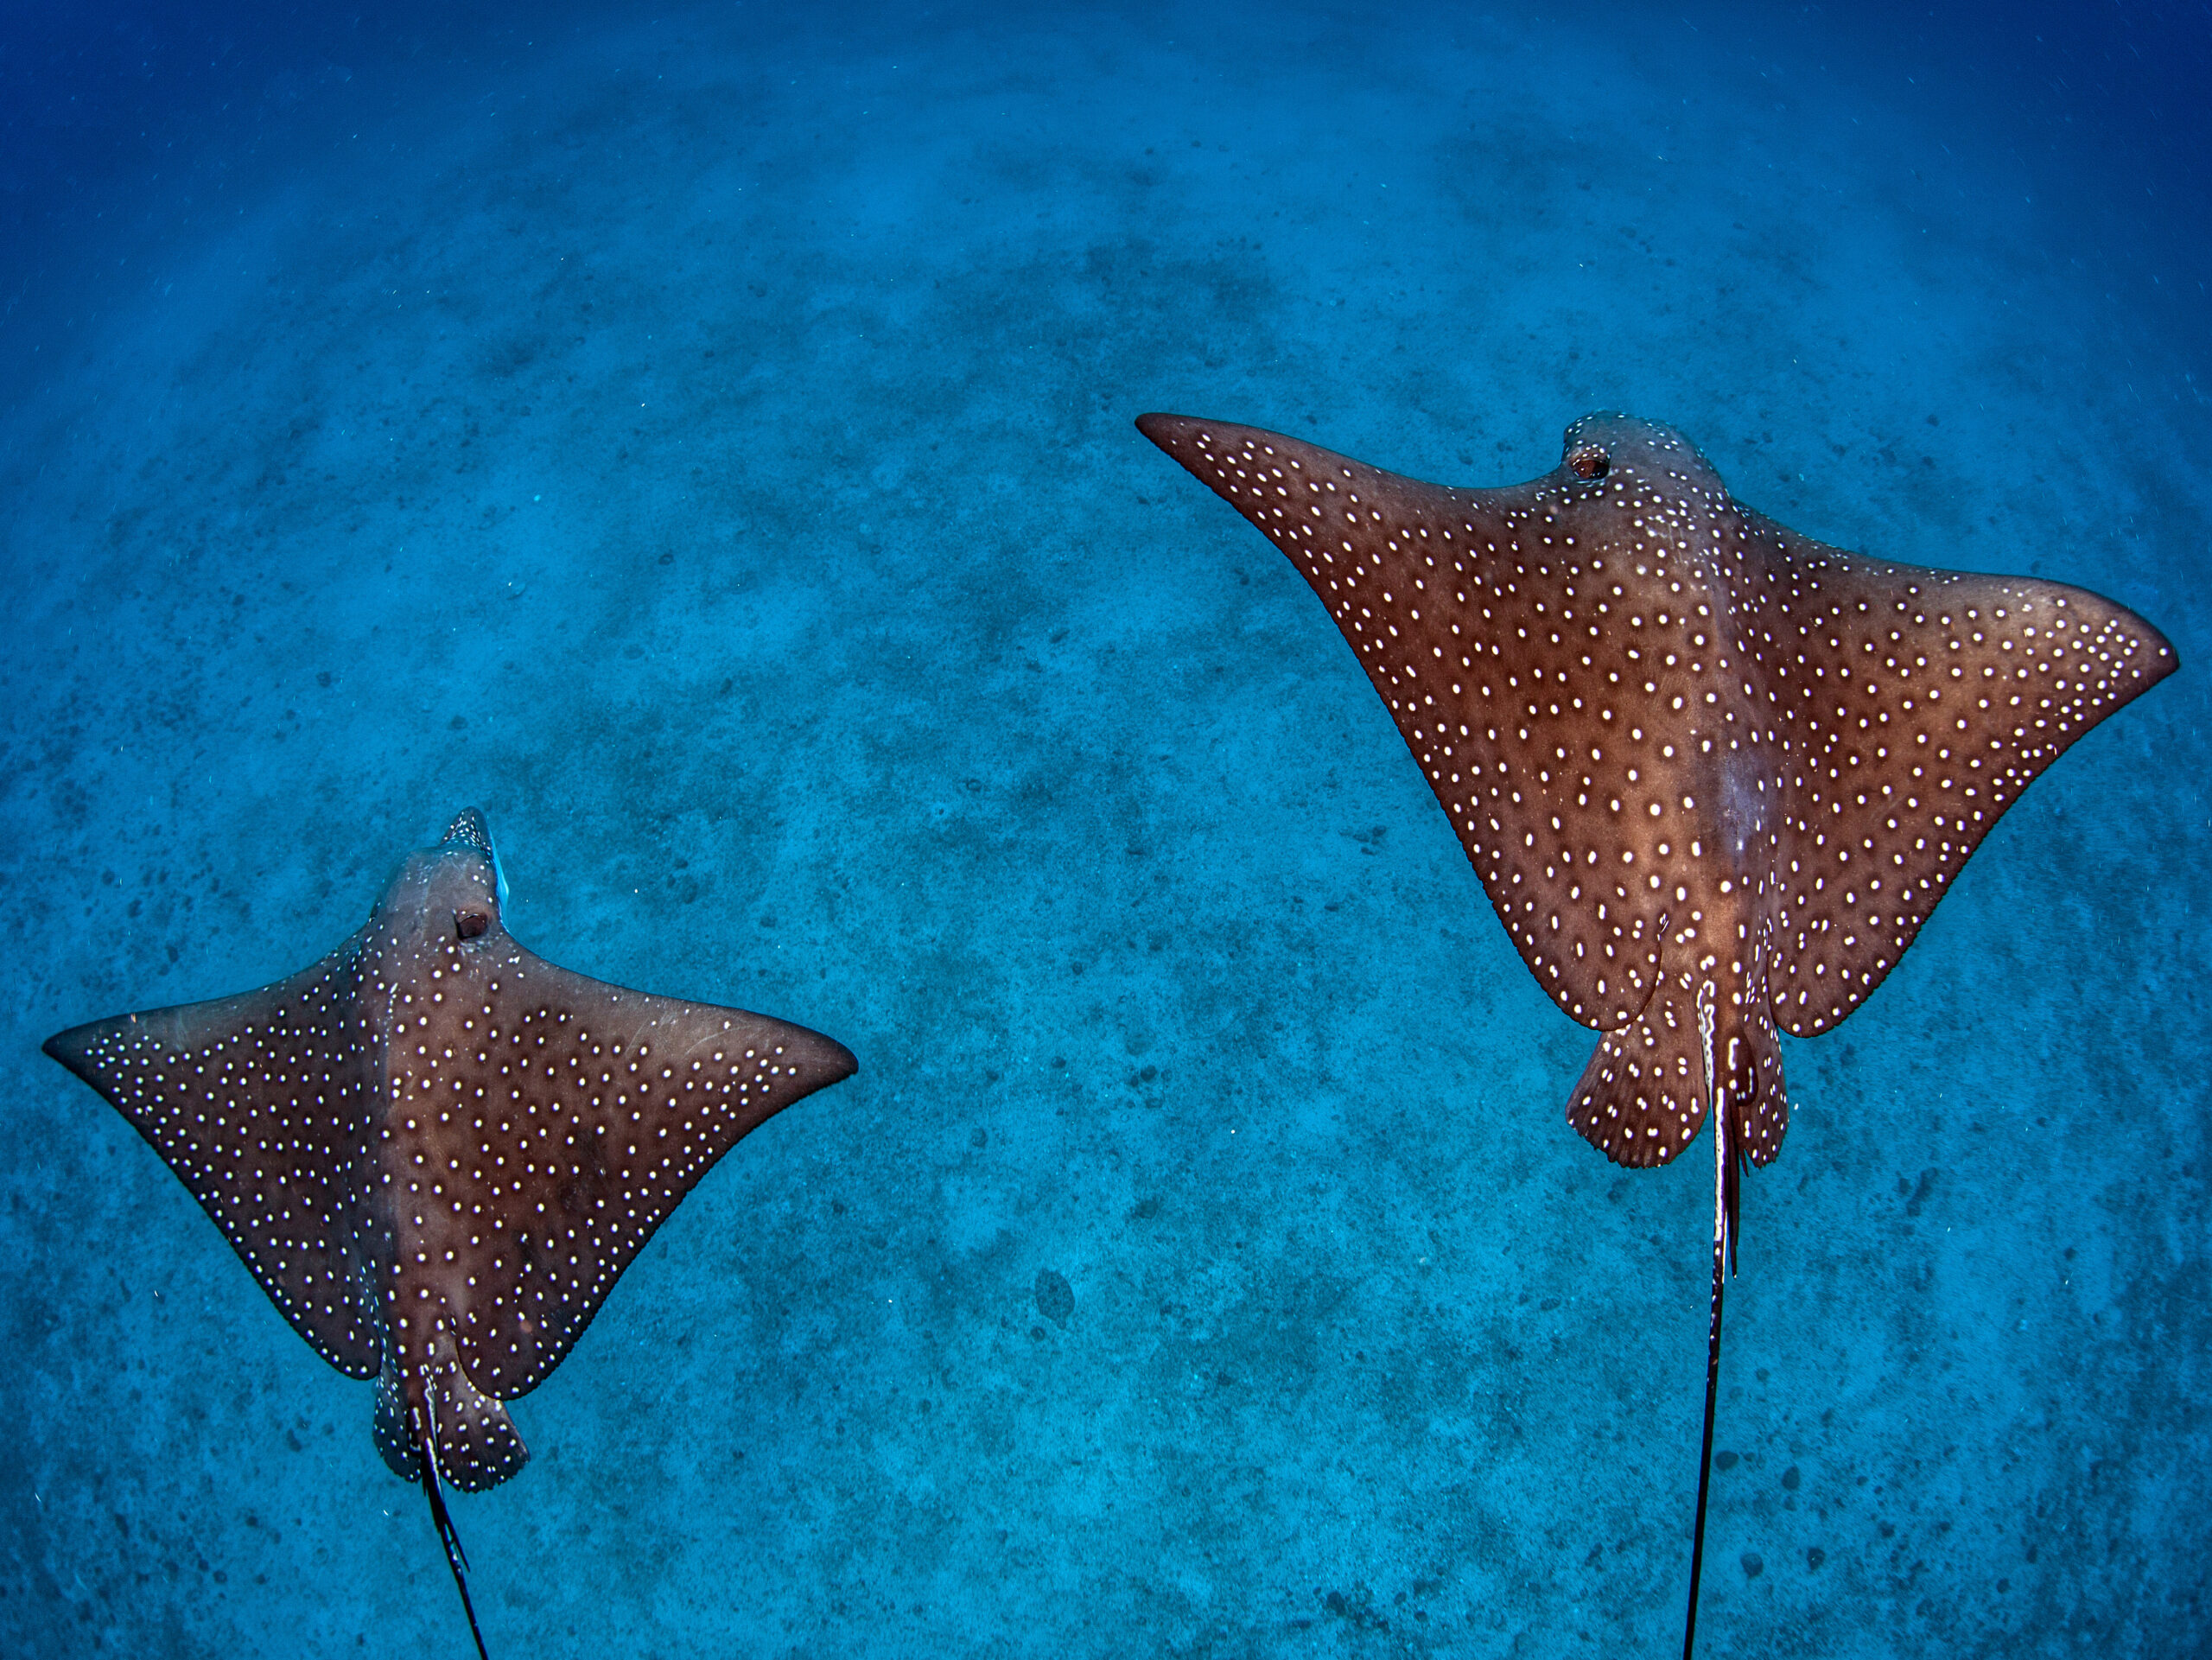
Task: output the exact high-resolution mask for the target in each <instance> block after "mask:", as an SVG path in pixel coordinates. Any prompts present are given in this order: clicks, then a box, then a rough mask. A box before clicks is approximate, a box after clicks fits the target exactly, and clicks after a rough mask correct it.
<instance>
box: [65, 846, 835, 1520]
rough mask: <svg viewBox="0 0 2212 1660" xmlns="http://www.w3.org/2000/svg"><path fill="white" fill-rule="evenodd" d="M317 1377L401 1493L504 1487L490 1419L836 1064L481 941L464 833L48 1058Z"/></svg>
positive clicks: (762, 1028)
mask: <svg viewBox="0 0 2212 1660" xmlns="http://www.w3.org/2000/svg"><path fill="white" fill-rule="evenodd" d="M46 1049H47V1053H49V1054H51V1055H53V1056H54V1058H55V1059H57V1060H60V1061H61V1062H62V1063H63V1064H64V1065H67V1066H68V1067H69V1068H70V1069H71V1070H72V1071H73V1072H76V1073H77V1074H78V1076H79V1077H80V1078H84V1079H85V1081H86V1083H88V1084H92V1087H93V1088H94V1089H96V1090H98V1091H99V1092H100V1093H101V1094H102V1095H104V1096H105V1097H107V1098H108V1099H109V1100H110V1101H111V1102H112V1103H114V1105H115V1106H116V1108H117V1109H118V1110H119V1111H120V1112H122V1114H123V1115H124V1117H126V1118H128V1119H129V1120H130V1123H132V1125H133V1126H135V1127H136V1128H137V1130H138V1131H139V1133H140V1134H141V1135H143V1136H144V1137H145V1138H146V1139H147V1141H148V1142H150V1143H152V1145H153V1147H154V1148H155V1150H156V1151H157V1152H158V1153H160V1154H161V1155H162V1158H163V1159H164V1160H166V1161H168V1165H169V1167H170V1168H171V1169H172V1170H174V1171H175V1173H176V1175H177V1177H178V1179H179V1180H181V1181H182V1182H183V1183H184V1185H185V1186H187V1187H188V1188H189V1189H190V1190H191V1192H192V1194H193V1196H194V1198H195V1199H198V1200H199V1201H200V1205H201V1206H202V1207H203V1208H204V1209H205V1210H206V1211H207V1214H208V1215H209V1216H210V1217H211V1218H213V1220H214V1222H215V1224H216V1225H217V1226H218V1227H219V1228H220V1229H222V1231H223V1233H224V1236H225V1237H226V1238H228V1239H229V1240H230V1242H231V1244H232V1248H233V1249H234V1250H237V1252H238V1256H239V1257H240V1258H241V1260H243V1261H244V1262H245V1265H246V1267H247V1268H248V1269H250V1270H251V1272H252V1274H253V1276H254V1278H255V1279H256V1280H257V1281H258V1282H260V1284H261V1286H262V1288H263V1289H264V1290H265V1291H267V1292H268V1293H269V1295H270V1299H271V1300H272V1301H274V1302H275V1303H276V1304H277V1307H278V1309H279V1310H281V1311H282V1312H283V1314H284V1317H285V1318H286V1319H287V1320H289V1321H290V1322H291V1323H292V1326H293V1328H294V1329H295V1330H296V1331H297V1332H299V1333H300V1335H301V1336H302V1337H304V1338H305V1339H307V1340H308V1343H310V1344H311V1345H314V1347H315V1352H317V1353H318V1354H320V1355H321V1356H322V1357H323V1358H324V1359H326V1360H327V1361H329V1362H330V1363H331V1364H333V1365H334V1366H336V1367H337V1368H338V1369H339V1370H340V1371H343V1372H345V1373H346V1375H347V1376H348V1377H375V1378H376V1379H377V1380H378V1400H377V1417H376V1432H377V1434H376V1438H377V1444H378V1447H380V1448H381V1449H382V1451H383V1453H384V1454H385V1461H386V1462H387V1463H389V1464H390V1465H391V1467H392V1469H393V1470H394V1471H395V1472H397V1473H398V1474H400V1475H403V1476H405V1477H407V1478H409V1479H415V1478H416V1476H417V1475H418V1474H419V1472H420V1457H421V1454H420V1451H419V1449H420V1448H421V1447H422V1446H423V1444H424V1440H425V1437H426V1436H435V1444H436V1447H437V1454H438V1471H439V1473H440V1475H441V1476H442V1477H443V1478H444V1479H447V1480H448V1481H450V1482H452V1483H453V1484H454V1485H456V1486H459V1487H461V1488H462V1489H464V1490H466V1491H480V1490H481V1489H483V1488H486V1487H490V1486H494V1485H498V1484H499V1482H501V1481H504V1480H505V1479H507V1477H509V1476H511V1475H512V1474H513V1473H514V1472H515V1471H516V1470H518V1468H520V1467H521V1465H522V1463H523V1461H524V1460H525V1459H526V1458H527V1457H528V1456H529V1454H528V1453H527V1452H526V1451H525V1450H524V1447H523V1444H522V1440H521V1438H520V1436H519V1435H518V1434H516V1432H515V1429H514V1426H513V1424H512V1421H510V1420H509V1418H508V1416H507V1411H506V1409H505V1406H504V1405H502V1404H501V1402H505V1401H510V1400H512V1399H514V1398H515V1397H516V1396H521V1395H524V1394H526V1393H528V1392H529V1391H530V1390H532V1389H534V1388H536V1387H537V1385H538V1384H539V1383H543V1382H544V1380H545V1378H546V1377H547V1376H548V1375H550V1373H551V1371H553V1369H554V1367H556V1365H558V1364H560V1362H561V1360H562V1358H563V1356H565V1355H566V1354H567V1353H568V1352H569V1350H570V1349H571V1348H572V1347H574V1346H575V1342H576V1339H578V1338H579V1337H581V1336H582V1333H583V1330H584V1328H585V1327H586V1326H588V1325H589V1324H590V1323H591V1320H592V1316H593V1315H594V1314H595V1313H597V1312H598V1310H599V1307H600V1305H601V1303H602V1302H603V1301H605V1300H606V1297H607V1293H608V1291H609V1290H610V1289H612V1288H613V1284H614V1282H615V1280H616V1279H617V1278H619V1277H620V1275H621V1273H622V1270H623V1269H626V1268H627V1267H628V1266H629V1264H630V1262H631V1261H632V1259H633V1258H634V1257H635V1256H637V1254H638V1252H639V1250H641V1249H642V1248H643V1247H644V1245H645V1242H646V1241H647V1240H649V1239H650V1238H652V1235H653V1232H654V1231H655V1230H656V1229H657V1228H658V1227H659V1226H660V1224H661V1223H662V1222H664V1221H665V1220H666V1219H667V1218H668V1216H669V1214H670V1212H672V1211H674V1210H675V1208H676V1206H677V1203H678V1202H679V1201H681V1200H682V1199H683V1196H684V1194H686V1193H689V1192H690V1190H691V1188H692V1187H693V1186H695V1185H696V1183H697V1182H698V1180H699V1179H700V1177H702V1175H704V1174H705V1173H706V1172H707V1171H708V1170H709V1169H710V1168H711V1167H713V1165H714V1163H715V1161H716V1160H717V1159H719V1158H721V1155H722V1154H724V1153H726V1152H728V1150H729V1149H730V1148H732V1147H733V1146H734V1145H735V1144H736V1142H738V1140H739V1139H740V1138H741V1136H743V1135H745V1134H746V1133H747V1131H748V1130H751V1129H753V1128H754V1127H755V1126H756V1125H758V1124H760V1123H761V1122H762V1121H763V1120H765V1119H766V1118H767V1117H768V1116H770V1115H771V1114H772V1113H775V1112H777V1111H779V1110H781V1109H783V1108H785V1107H786V1106H789V1105H790V1104H791V1103H792V1102H794V1101H796V1100H798V1099H799V1097H802V1096H804V1095H807V1094H810V1093H811V1092H812V1091H815V1090H818V1089H820V1088H822V1087H823V1086H824V1085H825V1084H834V1083H836V1082H837V1081H838V1080H839V1079H841V1078H846V1077H849V1076H850V1075H851V1073H852V1072H853V1071H854V1069H855V1062H854V1060H853V1058H852V1056H851V1054H850V1053H849V1052H848V1051H847V1050H846V1049H845V1048H844V1046H842V1045H841V1044H838V1043H836V1042H835V1041H833V1040H830V1039H828V1038H825V1037H823V1036H821V1035H820V1034H817V1033H813V1032H810V1031H807V1030H806V1029H805V1028H804V1027H797V1026H792V1025H789V1024H787V1023H785V1022H784V1021H776V1020H772V1019H770V1018H768V1017H767V1016H766V1015H760V1014H747V1013H746V1012H745V1011H743V1010H741V1009H734V1008H715V1007H713V1006H711V1005H709V1004H703V1003H688V1002H679V1001H677V1000H676V999H673V998H667V997H657V996H651V995H646V994H645V993H643V992H637V991H629V990H626V989H623V988H621V987H620V986H611V985H607V984H604V983H601V982H599V981H596V980H590V979H586V978H585V977H584V976H581V975H577V974H572V973H570V972H569V970H565V969H561V968H556V967H555V966H554V965H553V964H550V963H547V962H545V961H544V960H543V958H541V957H537V956H534V955H533V954H531V952H529V951H525V950H524V949H523V947H522V946H520V945H519V944H516V942H515V940H514V938H513V936H512V935H511V934H509V933H508V932H507V931H506V929H505V925H504V924H503V923H502V922H501V920H500V916H499V883H498V875H497V869H496V866H495V864H494V862H493V855H492V849H491V841H490V837H489V836H488V835H487V834H486V831H485V829H484V824H483V820H482V817H481V816H480V815H479V814H478V813H477V812H476V811H474V809H473V808H472V809H470V810H469V811H467V812H464V813H462V814H461V817H458V818H456V819H455V820H454V824H453V827H452V828H451V829H450V830H448V832H447V835H446V838H445V840H444V841H443V842H442V843H440V844H439V845H438V846H437V847H435V848H432V849H428V850H426V851H424V852H423V853H419V854H416V855H415V856H414V857H413V858H411V859H410V860H409V861H408V862H407V864H406V865H405V866H404V868H402V869H401V870H400V872H399V874H398V875H397V876H396V877H394V878H393V879H392V882H391V886H390V887H388V888H387V889H386V890H385V894H384V897H383V899H382V900H380V901H379V902H378V906H377V908H376V911H375V913H374V914H372V916H371V917H370V919H369V922H368V925H366V926H365V927H364V928H363V929H362V930H361V931H360V932H359V933H357V934H355V935H354V936H353V938H351V939H349V940H347V941H346V943H345V944H343V945H341V946H340V947H339V948H338V950H336V951H334V952H332V953H331V955H330V956H328V957H325V958H324V959H323V960H322V961H321V962H320V963H318V964H315V966H314V967H313V968H310V969H308V970H304V971H303V972H302V973H300V974H297V975H295V976H292V977H291V978H290V979H289V980H285V981H282V982H279V983H277V984H276V985H273V986H269V987H264V989H261V990H259V991H256V992H249V993H247V994H245V995H243V996H238V997H230V998H224V999H220V1000H219V1001H216V1002H206V1003H194V1004H188V1005H186V1006H183V1007H181V1008H167V1009H160V1010H156V1011H154V1012H152V1013H150V1014H126V1015H123V1016H120V1017H118V1018H117V1019H114V1020H109V1021H98V1022H96V1023H94V1024H92V1025H89V1026H81V1027H76V1028H75V1029H74V1030H73V1031H69V1032H64V1033H62V1034H60V1035H58V1036H56V1037H54V1038H52V1039H50V1040H48V1043H47V1045H46Z"/></svg>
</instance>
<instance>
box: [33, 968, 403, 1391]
mask: <svg viewBox="0 0 2212 1660" xmlns="http://www.w3.org/2000/svg"><path fill="white" fill-rule="evenodd" d="M364 932H365V931H364ZM362 937H363V936H362V935H360V934H357V935H355V936H354V937H353V938H352V939H350V940H348V941H347V942H346V944H344V945H342V946H340V948H339V949H338V950H337V951H334V952H333V953H332V954H331V955H330V956H329V957H325V958H324V959H323V960H322V961H321V962H320V963H318V964H315V966H314V967H313V968H310V969H307V970H303V971H302V972H301V973H298V974H296V975H294V976H291V978H289V979H288V980H283V981H280V982H278V983H277V984H275V985H273V986H264V988H263V989H260V990H259V991H250V992H246V993H245V994H244V995H240V996H236V997H219V998H216V999H214V1000H213V1001H212V1002H202V1003H186V1004H183V1005H181V1007H177V1008H162V1009H156V1010H153V1011H151V1012H149V1013H145V1014H123V1015H118V1016H117V1017H116V1018H115V1019H113V1020H106V1021H93V1022H92V1023H91V1024H89V1025H86V1026H79V1027H73V1028H72V1029H71V1030H69V1031H67V1032H62V1033H59V1034H56V1035H54V1037H51V1038H48V1040H46V1044H45V1049H46V1053H48V1054H49V1055H51V1056H53V1057H54V1059H56V1060H58V1061H60V1063H61V1064H62V1065H65V1066H67V1068H68V1069H69V1070H70V1071H71V1072H74V1073H76V1074H77V1076H78V1077H79V1078H83V1079H84V1080H85V1082H86V1083H87V1084H91V1085H92V1087H93V1088H94V1089H95V1090H98V1091H99V1092H100V1093H101V1094H102V1095H104V1096H105V1097H107V1098H108V1100H109V1101H111V1103H114V1105H115V1108H116V1110H118V1112H120V1113H121V1114H122V1115H123V1116H124V1118H126V1119H128V1120H129V1121H130V1125H131V1127H132V1128H133V1129H136V1130H137V1132H138V1133H139V1134H140V1135H143V1136H144V1137H145V1138H146V1140H147V1142H149V1144H150V1145H151V1146H152V1147H153V1148H154V1150H155V1151H156V1153H158V1154H161V1155H162V1161H163V1162H165V1163H166V1164H167V1165H168V1167H169V1168H170V1169H171V1170H172V1171H174V1172H175V1174H176V1178H177V1180H179V1181H181V1182H182V1183H183V1184H184V1185H185V1186H186V1187H187V1188H188V1190H189V1191H190V1193H191V1194H192V1196H193V1198H194V1199H198V1200H199V1201H200V1208H201V1209H203V1210H205V1211H206V1212H207V1215H208V1218H210V1219H211V1220H212V1221H213V1223H214V1224H215V1225H216V1226H217V1227H218V1228H219V1229H221V1230H222V1233H223V1237H224V1238H226V1239H227V1240H229V1241H230V1243H231V1248H232V1250H235V1251H237V1252H238V1257H239V1260H240V1261H242V1262H245V1265H246V1268H247V1269H248V1270H249V1271H250V1272H251V1274H252V1275H253V1277H254V1279H255V1280H256V1281H257V1282H259V1283H260V1286H261V1288H262V1289H263V1290H264V1291H265V1292H267V1293H268V1294H269V1297H270V1301H272V1302H274V1303H275V1304H276V1305H277V1308H278V1310H279V1311H280V1312H282V1313H283V1316H284V1318H285V1319H286V1320H289V1321H290V1322H291V1326H292V1329H293V1330H294V1331H296V1332H298V1333H299V1334H300V1335H301V1336H302V1337H303V1338H305V1339H307V1340H308V1343H309V1344H310V1345H312V1346H313V1347H314V1349H315V1352H316V1353H317V1354H319V1355H321V1357H322V1358H324V1359H325V1360H327V1361H328V1362H329V1363H330V1364H332V1365H334V1366H335V1367H337V1368H338V1370H339V1371H342V1372H344V1373H345V1374H346V1376H347V1377H375V1376H376V1371H377V1335H376V1332H375V1329H374V1327H373V1326H372V1323H371V1322H370V1320H368V1319H367V1318H366V1317H365V1313H364V1312H363V1309H362V1307H361V1302H360V1297H359V1288H358V1287H357V1285H356V1283H355V1282H354V1278H353V1273H352V1271H351V1269H349V1266H348V1262H349V1259H350V1258H351V1257H352V1256H353V1253H354V1252H356V1251H357V1250H358V1249H359V1245H360V1243H361V1242H362V1239H363V1237H364V1228H365V1224H366V1221H367V1218H366V1217H365V1213H364V1210H363V1204H362V1201H363V1199H364V1198H365V1193H366V1179H365V1173H364V1171H365V1167H364V1163H363V1161H364V1160H365V1157H366V1156H367V1135H368V1129H369V1125H370V1123H371V1120H372V1116H373V1115H374V1113H375V1112H376V1110H377V1109H378V1104H379V1103H378V1099H377V1091H376V1076H377V1065H376V1062H377V1059H378V1049H379V1047H380V1046H379V1045H378V1043H377V1041H376V1040H375V1037H374V1034H372V1032H371V1031H370V1030H369V1029H368V1028H367V1027H366V1026H365V1023H364V1021H362V1019H361V1017H360V1014H359V990H360V950H359V948H360V942H361V939H362Z"/></svg>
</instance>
